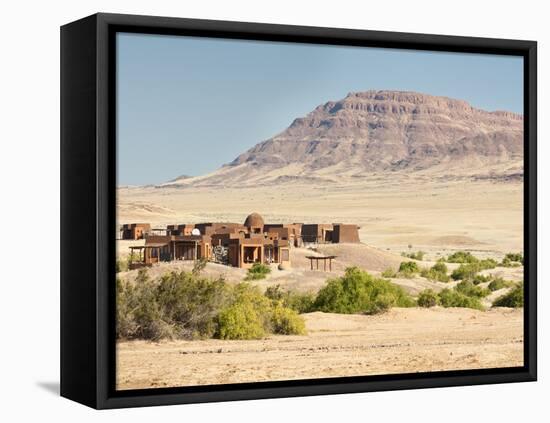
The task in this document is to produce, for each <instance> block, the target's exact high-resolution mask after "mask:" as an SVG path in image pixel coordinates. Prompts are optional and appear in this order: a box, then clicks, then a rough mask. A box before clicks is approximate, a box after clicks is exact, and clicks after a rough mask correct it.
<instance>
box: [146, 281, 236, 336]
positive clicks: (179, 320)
mask: <svg viewBox="0 0 550 423" xmlns="http://www.w3.org/2000/svg"><path fill="white" fill-rule="evenodd" d="M231 294H232V290H231V288H230V286H228V285H227V284H226V283H225V281H224V280H223V278H217V279H210V278H205V277H200V276H198V275H196V274H193V273H190V272H179V273H178V272H171V273H168V274H165V275H163V276H162V277H161V278H160V281H159V283H158V286H157V292H156V301H157V303H158V305H159V307H160V309H161V312H162V319H163V320H164V321H165V322H167V323H170V324H172V325H174V326H175V327H176V328H177V337H178V338H187V339H189V338H191V339H192V338H210V337H212V336H213V334H214V332H215V330H216V324H215V319H216V317H217V315H218V313H219V311H220V309H222V308H223V307H225V306H226V305H227V304H229V303H230V302H231V300H232V298H231Z"/></svg>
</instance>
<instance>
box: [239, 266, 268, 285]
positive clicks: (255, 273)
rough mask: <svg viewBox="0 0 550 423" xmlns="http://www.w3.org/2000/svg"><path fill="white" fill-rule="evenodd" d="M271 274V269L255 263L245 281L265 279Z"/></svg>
mask: <svg viewBox="0 0 550 423" xmlns="http://www.w3.org/2000/svg"><path fill="white" fill-rule="evenodd" d="M269 273H271V268H270V267H269V266H266V265H265V264H262V263H254V264H253V265H252V267H251V268H250V269H248V273H247V275H246V278H245V280H247V281H251V280H258V279H264V278H265V277H266V276H267V275H268V274H269Z"/></svg>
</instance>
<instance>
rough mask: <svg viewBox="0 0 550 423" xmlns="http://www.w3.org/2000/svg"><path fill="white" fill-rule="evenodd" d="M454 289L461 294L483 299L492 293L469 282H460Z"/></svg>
mask: <svg viewBox="0 0 550 423" xmlns="http://www.w3.org/2000/svg"><path fill="white" fill-rule="evenodd" d="M454 289H455V290H456V291H457V292H460V293H461V294H464V295H467V296H468V297H473V298H483V297H486V296H487V295H489V294H490V293H491V291H489V290H488V289H487V288H482V287H481V286H479V285H475V284H474V283H473V282H471V281H468V280H467V281H462V282H459V283H458V284H457V285H456V286H455V288H454Z"/></svg>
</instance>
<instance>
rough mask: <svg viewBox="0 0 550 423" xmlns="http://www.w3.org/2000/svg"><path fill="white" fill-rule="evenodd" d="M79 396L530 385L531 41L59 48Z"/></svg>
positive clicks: (64, 380) (296, 32) (294, 31)
mask: <svg viewBox="0 0 550 423" xmlns="http://www.w3.org/2000/svg"><path fill="white" fill-rule="evenodd" d="M61 72H62V73H61V100H62V101H61V189H62V199H61V219H62V233H61V240H62V250H61V269H62V274H61V393H62V395H63V396H65V397H67V398H70V399H73V400H75V401H78V402H81V403H83V404H86V405H89V406H92V407H95V408H117V407H129V406H143V405H157V404H174V403H190V402H207V401H221V400H238V399H253V398H273V397H284V396H300V395H317V394H331V393H345V392H365V391H374V390H395V389H412V388H426V387H441V386H456V385H467V384H482V383H502V382H520V381H532V380H535V379H536V43H535V42H532V41H518V40H500V39H483V38H468V37H450V36H438V35H420V34H405V33H389V32H373V31H357V30H345V29H334V28H313V27H297V26H281V25H267V24H253V23H240V22H217V21H205V20H190V19H176V18H161V17H148V16H130V15H112V14H96V15H93V16H90V17H87V18H84V19H82V20H79V21H76V22H73V23H70V24H67V25H65V26H63V27H62V29H61Z"/></svg>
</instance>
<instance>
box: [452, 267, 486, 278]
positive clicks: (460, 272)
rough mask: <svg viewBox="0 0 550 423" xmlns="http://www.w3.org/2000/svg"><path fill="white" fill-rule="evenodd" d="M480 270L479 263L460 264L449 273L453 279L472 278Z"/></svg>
mask: <svg viewBox="0 0 550 423" xmlns="http://www.w3.org/2000/svg"><path fill="white" fill-rule="evenodd" d="M479 271H481V267H480V266H479V263H468V264H461V265H460V266H458V267H457V268H456V269H455V270H453V272H452V273H451V278H453V279H454V280H455V281H457V280H460V279H473V278H475V276H476V274H477V272H479Z"/></svg>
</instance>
